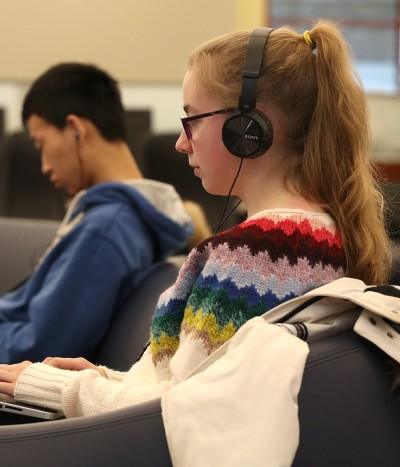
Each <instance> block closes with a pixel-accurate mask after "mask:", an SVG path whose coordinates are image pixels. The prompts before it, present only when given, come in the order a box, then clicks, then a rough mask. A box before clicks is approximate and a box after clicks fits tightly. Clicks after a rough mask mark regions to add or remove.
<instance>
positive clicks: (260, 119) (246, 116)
mask: <svg viewBox="0 0 400 467" xmlns="http://www.w3.org/2000/svg"><path fill="white" fill-rule="evenodd" d="M273 139H274V131H273V128H272V123H271V121H270V120H269V118H268V117H267V116H266V115H265V114H263V113H262V112H260V111H259V110H257V109H256V110H253V111H251V112H241V113H240V112H239V113H236V114H234V115H231V116H230V117H229V118H227V119H226V121H225V123H224V126H223V127H222V141H223V143H224V145H225V147H226V149H227V150H228V151H229V152H230V153H231V154H233V155H234V156H237V157H242V158H244V159H255V158H256V157H260V156H261V155H263V154H264V153H265V152H266V151H268V149H269V148H270V147H271V145H272V142H273Z"/></svg>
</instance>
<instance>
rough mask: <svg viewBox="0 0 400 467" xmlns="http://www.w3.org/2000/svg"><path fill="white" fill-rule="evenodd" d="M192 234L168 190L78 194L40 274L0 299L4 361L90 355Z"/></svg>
mask: <svg viewBox="0 0 400 467" xmlns="http://www.w3.org/2000/svg"><path fill="white" fill-rule="evenodd" d="M191 232H192V224H191V220H190V218H189V216H188V214H187V213H186V211H185V210H184V208H183V204H182V201H181V199H180V198H179V196H178V195H177V193H176V192H175V190H174V188H173V187H172V186H170V185H167V184H164V183H159V182H155V181H151V180H135V181H131V182H126V183H115V182H112V183H111V182H110V183H101V184H98V185H95V186H93V187H91V188H89V189H87V190H85V191H83V192H80V193H78V194H77V195H76V196H75V198H74V199H73V200H72V202H71V205H70V209H69V210H68V212H67V214H66V217H65V219H64V221H63V223H62V224H61V226H60V228H59V229H58V232H57V235H56V238H55V239H54V240H53V242H52V245H51V246H50V247H49V248H48V250H47V252H46V253H45V255H44V257H43V258H42V259H41V260H40V264H39V265H38V266H37V268H36V270H35V272H34V273H33V274H32V276H30V278H29V279H28V280H27V281H26V282H25V283H24V284H23V285H22V286H21V287H19V288H17V289H16V290H14V291H12V292H9V293H7V294H5V295H3V296H2V297H0V363H15V362H20V361H22V360H32V361H38V360H42V359H44V358H45V357H46V356H63V357H76V356H80V355H88V354H89V353H90V352H91V351H92V350H93V349H95V347H96V345H97V344H98V343H99V341H100V340H101V339H102V337H103V336H104V334H105V333H106V331H107V329H108V327H109V324H110V321H111V318H112V316H113V314H114V312H116V311H117V310H118V309H119V307H120V305H121V304H122V303H123V302H124V300H126V298H127V297H128V295H129V294H130V293H131V292H132V291H133V290H134V289H135V287H136V286H137V284H138V283H139V282H140V281H141V280H142V279H143V278H144V277H145V276H146V275H147V274H148V273H149V271H150V269H151V268H152V266H153V265H154V263H155V262H157V261H159V260H161V259H163V258H165V257H166V256H168V255H170V254H172V253H173V252H175V251H177V250H178V249H180V248H182V247H183V246H184V245H185V244H186V241H187V238H188V236H189V235H190V234H191ZM146 338H147V336H143V341H145V339H146Z"/></svg>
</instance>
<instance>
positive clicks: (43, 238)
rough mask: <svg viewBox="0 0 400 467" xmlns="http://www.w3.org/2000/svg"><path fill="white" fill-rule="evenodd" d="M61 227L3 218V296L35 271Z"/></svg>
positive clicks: (0, 247) (0, 251) (0, 230)
mask: <svg viewBox="0 0 400 467" xmlns="http://www.w3.org/2000/svg"><path fill="white" fill-rule="evenodd" d="M58 226H59V222H57V221H51V220H39V219H19V218H14V217H0V258H1V260H0V294H1V293H4V292H7V291H8V290H10V289H11V288H12V287H15V286H16V285H17V284H19V283H20V282H21V281H23V280H24V279H26V278H27V277H28V276H29V275H30V274H31V273H32V272H33V269H34V266H35V265H36V262H37V260H38V259H39V257H40V256H41V254H42V253H43V252H44V251H45V249H46V248H47V247H48V246H49V244H50V243H51V241H52V240H53V238H54V236H55V234H56V231H57V228H58Z"/></svg>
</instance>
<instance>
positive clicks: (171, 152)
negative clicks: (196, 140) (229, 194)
mask: <svg viewBox="0 0 400 467" xmlns="http://www.w3.org/2000/svg"><path fill="white" fill-rule="evenodd" d="M178 136H179V134H176V133H163V134H149V135H147V137H146V138H144V140H143V146H142V151H141V152H142V154H141V157H140V160H139V163H140V164H141V168H142V170H143V173H144V175H145V176H146V177H148V178H152V179H154V180H159V181H161V182H166V183H170V184H171V185H173V186H174V187H175V189H176V191H177V192H178V193H179V194H180V195H181V197H182V198H183V199H185V200H186V199H187V200H192V201H195V202H197V203H198V204H200V206H201V207H202V208H203V210H204V212H205V215H206V218H207V221H208V223H209V225H210V226H211V229H212V230H214V229H215V228H216V227H217V225H218V222H219V220H220V217H221V215H222V211H223V209H224V205H225V201H226V198H225V196H215V195H210V194H209V193H207V192H206V191H205V190H204V188H203V186H202V184H201V180H200V179H199V178H197V177H196V176H195V175H194V174H193V169H192V168H191V167H190V166H189V164H188V160H187V157H185V156H184V155H183V154H180V153H179V152H178V151H177V150H176V149H175V143H176V140H177V139H178ZM232 182H233V180H232ZM236 201H237V200H234V199H231V200H229V203H228V209H227V212H229V209H231V208H232V207H233V206H234V204H235V202H236ZM243 219H244V215H243V213H242V211H241V210H240V209H238V210H237V211H235V212H234V213H233V214H232V216H230V217H229V219H228V220H227V221H226V223H225V224H224V227H223V228H224V229H226V228H228V227H230V226H233V225H235V224H237V223H238V222H241V221H242V220H243Z"/></svg>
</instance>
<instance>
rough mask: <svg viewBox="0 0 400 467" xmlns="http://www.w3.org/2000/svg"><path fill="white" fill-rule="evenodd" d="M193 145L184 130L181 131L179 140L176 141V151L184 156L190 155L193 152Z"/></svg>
mask: <svg viewBox="0 0 400 467" xmlns="http://www.w3.org/2000/svg"><path fill="white" fill-rule="evenodd" d="M191 147H192V146H191V144H190V141H189V140H188V138H187V136H186V133H185V131H184V130H182V131H181V134H180V135H179V138H178V139H177V141H176V144H175V149H176V150H177V151H178V152H181V153H182V154H188V153H190V152H191Z"/></svg>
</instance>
